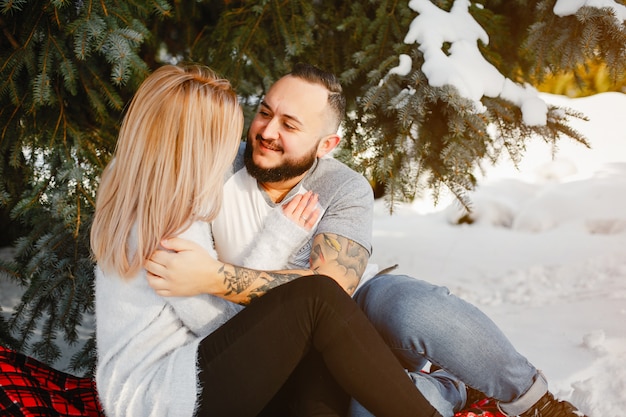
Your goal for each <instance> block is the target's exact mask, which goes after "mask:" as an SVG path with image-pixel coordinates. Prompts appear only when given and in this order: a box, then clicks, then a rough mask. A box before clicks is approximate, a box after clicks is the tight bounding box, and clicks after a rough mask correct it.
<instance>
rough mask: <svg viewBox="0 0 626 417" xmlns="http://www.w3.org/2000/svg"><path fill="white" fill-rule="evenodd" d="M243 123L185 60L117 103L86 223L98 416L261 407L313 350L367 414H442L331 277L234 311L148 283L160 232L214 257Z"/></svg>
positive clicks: (226, 91) (222, 83)
mask: <svg viewBox="0 0 626 417" xmlns="http://www.w3.org/2000/svg"><path fill="white" fill-rule="evenodd" d="M242 125H243V117H242V112H241V109H240V107H239V105H238V103H237V97H236V95H235V93H234V92H233V90H232V89H231V87H230V85H229V83H228V82H227V81H226V80H224V79H221V78H219V77H217V76H216V75H215V74H214V73H213V72H212V71H211V70H209V69H208V68H206V67H202V66H195V65H192V66H171V65H168V66H164V67H162V68H159V69H158V70H156V71H155V72H154V73H153V74H152V75H150V76H149V77H148V78H147V79H146V80H145V81H144V83H143V84H142V85H141V86H140V87H139V89H138V91H137V93H136V95H135V97H134V98H133V100H132V102H131V104H130V106H129V108H128V110H127V113H126V115H125V117H124V120H123V122H122V126H121V129H120V133H119V139H118V144H117V149H116V152H115V156H114V158H113V159H112V161H111V163H110V164H109V165H108V166H107V167H106V169H105V170H104V172H103V174H102V179H101V184H100V189H99V192H98V198H97V203H96V213H95V216H94V222H93V226H92V231H91V246H92V250H93V254H94V257H95V259H96V261H97V267H96V321H97V333H96V335H97V349H98V363H97V369H96V385H97V388H98V394H99V397H100V400H101V402H102V404H103V408H104V410H105V413H106V415H107V416H109V417H115V416H132V417H140V416H192V415H202V416H205V415H206V416H219V417H224V416H236V417H244V416H256V415H258V414H262V413H264V412H265V413H267V409H266V407H268V404H275V402H276V398H275V396H276V394H277V393H278V392H279V391H280V389H281V387H283V385H284V384H285V382H286V381H287V380H288V379H289V377H290V376H291V374H292V373H293V372H294V370H296V369H298V370H301V369H303V368H302V367H299V365H300V364H301V362H302V361H303V358H305V357H307V356H308V355H309V353H314V354H315V355H318V356H319V357H321V358H322V359H323V362H324V364H325V366H326V367H327V368H328V370H329V371H330V374H332V376H333V378H334V380H336V381H337V382H338V383H339V385H340V386H341V387H342V388H343V389H344V390H345V391H346V392H347V393H349V394H350V395H351V396H353V397H355V398H357V399H358V400H359V401H360V402H361V403H362V404H364V405H365V406H366V407H368V408H369V409H370V410H371V411H372V412H374V413H375V414H376V415H380V416H385V415H387V416H394V417H398V416H405V415H406V416H409V415H411V416H418V417H419V416H439V414H438V413H437V412H436V411H435V410H434V409H433V408H432V407H431V406H430V404H429V403H428V402H427V401H426V400H425V399H424V398H423V396H422V395H421V394H420V393H419V392H418V391H417V390H416V388H415V386H414V385H413V384H412V382H411V380H410V378H409V377H408V376H407V375H406V373H405V372H404V370H403V369H402V367H401V366H400V364H399V362H398V361H397V360H396V359H395V357H394V356H393V354H392V353H391V352H390V351H389V350H388V348H387V347H386V346H385V344H384V342H383V341H382V339H381V338H380V337H379V335H378V334H377V333H376V331H375V330H374V328H373V327H372V326H371V325H370V323H369V322H368V321H367V319H366V318H365V316H364V315H363V314H362V313H361V311H360V310H359V308H358V307H357V305H356V304H355V303H354V302H353V301H352V299H351V298H350V297H349V296H348V295H347V294H346V293H345V292H344V291H343V290H342V289H341V287H339V285H337V284H336V283H335V281H333V280H331V279H330V278H328V277H322V276H311V277H303V278H299V279H297V280H295V281H293V282H291V283H288V284H285V285H282V286H279V287H277V288H276V289H273V290H271V291H270V292H269V293H267V294H266V295H264V296H262V297H260V298H258V299H256V300H254V301H253V302H252V303H250V305H249V306H248V307H246V308H245V309H243V310H242V307H241V306H238V305H236V304H233V303H231V302H229V301H226V300H225V299H223V298H220V297H218V296H215V295H203V296H195V297H186V298H183V297H178V298H177V297H164V296H163V295H166V294H157V293H156V292H155V291H154V290H152V289H151V288H150V287H149V286H148V283H147V281H146V278H145V274H146V273H145V270H144V268H143V264H144V262H145V259H147V257H149V255H150V254H152V253H153V252H154V251H155V249H156V248H157V247H158V246H159V242H160V241H161V239H163V238H169V237H175V236H182V237H185V238H187V239H190V240H192V241H194V242H196V243H198V244H200V245H202V246H204V247H205V248H206V249H207V250H208V251H210V252H211V253H212V254H213V256H215V255H214V254H215V252H214V251H213V248H212V244H211V235H210V229H209V226H208V222H209V221H211V220H212V219H213V218H214V217H215V216H216V214H217V213H218V211H219V209H220V203H221V196H222V181H223V176H224V173H225V171H226V169H227V168H228V167H229V165H230V163H231V162H232V159H233V158H234V155H235V152H236V150H237V147H238V144H239V139H240V135H241V132H242ZM315 395H317V394H315ZM320 402H321V403H323V402H324V401H323V399H322V400H320ZM344 412H345V410H343V409H342V410H331V411H329V412H328V414H327V415H342V413H344Z"/></svg>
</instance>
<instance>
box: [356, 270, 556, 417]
mask: <svg viewBox="0 0 626 417" xmlns="http://www.w3.org/2000/svg"><path fill="white" fill-rule="evenodd" d="M354 299H355V301H356V302H357V303H358V304H359V306H360V307H361V309H362V310H363V311H364V312H365V314H366V315H367V316H368V318H369V319H370V321H371V322H372V323H373V324H374V327H376V329H377V330H378V332H379V333H380V334H381V335H382V337H383V339H384V340H385V342H386V343H387V344H388V345H389V346H390V347H391V349H392V351H393V352H394V353H395V355H396V357H397V358H398V359H399V360H400V362H401V363H402V365H403V366H404V367H405V369H406V370H407V371H408V372H409V373H410V375H411V378H412V379H413V381H414V382H415V385H416V386H417V387H418V388H419V389H420V390H421V391H422V393H423V394H424V395H425V396H426V397H427V399H428V400H429V401H430V402H431V404H432V405H433V406H434V407H435V408H437V409H438V410H439V412H440V413H441V414H442V415H443V416H452V415H453V414H454V412H455V411H458V410H459V409H460V408H462V407H463V406H464V405H465V399H466V394H465V386H464V384H466V385H468V386H471V387H473V388H475V389H477V390H479V391H482V392H483V393H485V394H486V395H487V396H488V397H491V398H495V399H496V400H498V401H499V402H500V406H501V408H502V410H503V411H505V412H507V413H508V414H509V415H518V414H521V413H522V412H524V411H526V410H527V409H529V408H530V407H531V406H532V405H533V404H534V403H535V402H537V400H539V398H541V396H543V395H544V394H545V393H546V391H547V389H548V388H547V383H546V382H545V379H544V377H543V375H542V374H541V373H540V372H539V371H538V370H537V369H536V368H535V367H534V366H532V365H531V364H530V363H529V362H528V360H527V359H526V358H525V357H524V356H522V355H521V354H520V353H518V352H517V350H516V349H515V348H514V347H513V345H512V344H511V343H510V342H509V340H508V339H507V337H506V336H505V335H504V334H503V333H502V331H500V329H499V328H498V327H497V326H496V325H495V323H494V322H493V321H492V320H491V319H489V317H487V316H486V315H485V314H484V313H483V312H481V311H480V310H479V309H478V308H476V307H474V306H473V305H471V304H469V303H468V302H466V301H464V300H462V299H460V298H459V297H456V296H455V295H452V294H450V291H449V290H448V289H447V288H445V287H441V286H435V285H432V284H430V283H428V282H425V281H421V280H417V279H415V278H412V277H409V276H406V275H380V276H377V277H375V278H373V279H371V280H370V281H368V282H366V283H365V284H363V286H362V287H361V288H360V289H359V290H358V291H357V292H356V293H355V295H354ZM428 362H431V363H433V364H435V365H437V366H439V367H440V368H441V369H442V370H444V371H445V372H443V373H441V372H440V373H437V375H429V374H425V373H422V372H420V370H421V369H422V368H423V367H424V366H425V365H426V364H427V363H428ZM446 376H447V378H446ZM351 408H352V410H351V414H350V415H351V416H352V417H357V416H358V417H361V416H371V414H369V413H367V411H365V410H364V409H363V408H362V407H360V406H359V405H358V404H357V403H356V402H355V401H353V404H352V406H351Z"/></svg>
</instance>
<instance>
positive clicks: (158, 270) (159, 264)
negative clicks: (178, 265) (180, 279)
mask: <svg viewBox="0 0 626 417" xmlns="http://www.w3.org/2000/svg"><path fill="white" fill-rule="evenodd" d="M155 258H156V259H157V260H155ZM158 258H159V256H158V254H157V253H156V252H155V253H154V254H153V255H152V258H150V259H147V260H146V261H145V262H144V268H146V271H148V277H149V276H150V275H153V276H155V277H159V278H163V276H165V274H166V273H167V268H166V267H165V266H164V263H163V261H159V260H158Z"/></svg>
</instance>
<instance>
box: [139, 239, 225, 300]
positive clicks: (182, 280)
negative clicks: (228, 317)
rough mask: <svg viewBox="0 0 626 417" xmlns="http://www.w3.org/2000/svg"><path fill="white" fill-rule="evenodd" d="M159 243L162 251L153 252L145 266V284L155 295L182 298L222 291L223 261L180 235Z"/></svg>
mask: <svg viewBox="0 0 626 417" xmlns="http://www.w3.org/2000/svg"><path fill="white" fill-rule="evenodd" d="M161 245H162V246H163V247H164V248H165V250H157V251H155V252H154V253H153V254H152V256H151V257H150V259H148V260H146V262H145V265H144V266H145V268H146V270H147V271H148V277H147V278H148V284H149V285H150V286H151V287H152V288H153V289H154V290H155V292H156V293H157V294H159V295H162V296H168V297H171V296H176V297H185V296H193V295H198V294H202V293H206V294H215V295H221V294H222V293H223V292H224V285H223V282H222V281H223V275H221V277H222V278H220V273H219V272H220V270H221V269H223V267H224V264H222V263H221V262H219V261H217V260H216V259H214V258H213V257H212V256H211V255H210V254H209V253H208V252H207V251H206V250H205V249H204V248H203V247H201V246H200V245H197V244H196V243H193V242H191V241H189V240H185V239H180V238H172V239H167V240H163V241H162V242H161Z"/></svg>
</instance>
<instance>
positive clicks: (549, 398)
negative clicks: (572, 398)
mask: <svg viewBox="0 0 626 417" xmlns="http://www.w3.org/2000/svg"><path fill="white" fill-rule="evenodd" d="M519 417H586V416H585V415H584V414H583V413H581V412H580V411H578V410H577V409H576V407H574V406H573V405H572V404H570V403H569V402H567V401H560V400H557V399H556V398H554V396H553V395H552V394H550V393H549V392H547V393H546V394H545V395H544V396H543V397H541V399H539V401H537V402H536V403H535V405H533V406H532V407H531V408H530V409H529V410H528V411H526V412H524V413H522V414H520V416H519Z"/></svg>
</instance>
